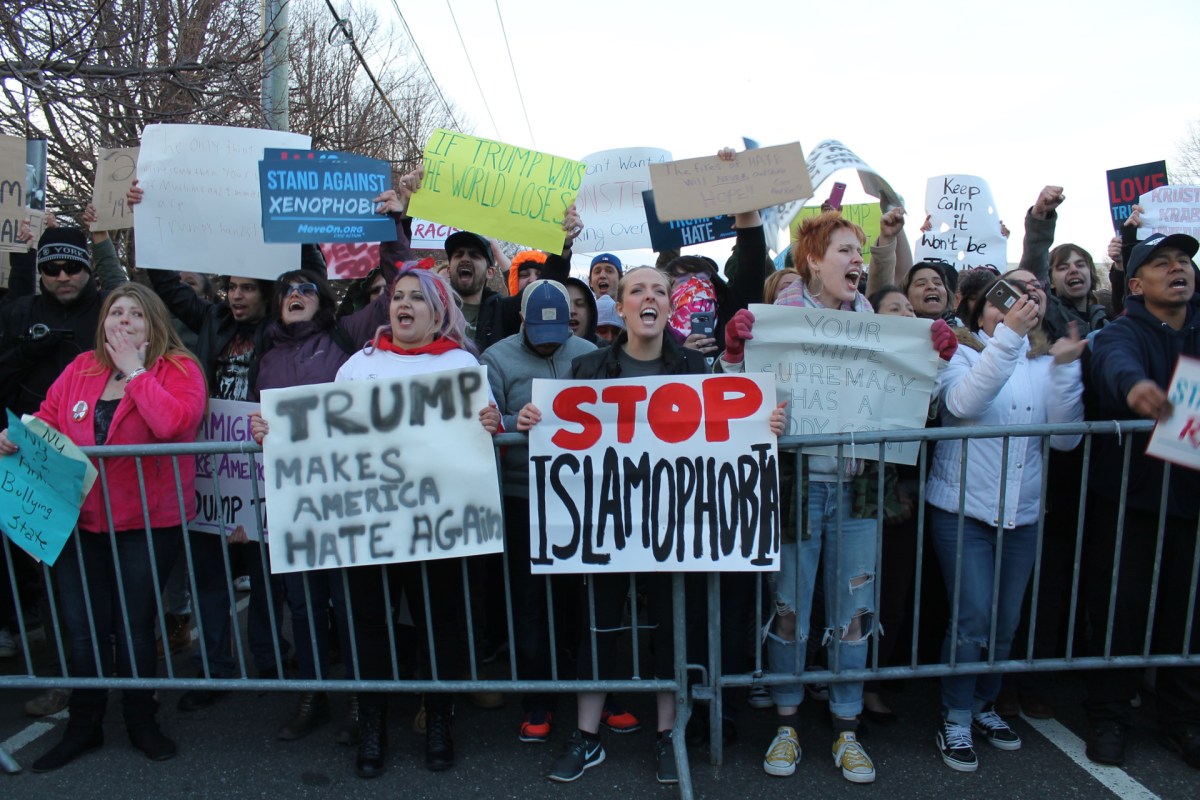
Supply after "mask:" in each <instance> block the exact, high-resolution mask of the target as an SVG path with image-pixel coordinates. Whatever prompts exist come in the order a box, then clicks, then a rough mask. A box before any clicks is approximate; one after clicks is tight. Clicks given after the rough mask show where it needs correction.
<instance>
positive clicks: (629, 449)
mask: <svg viewBox="0 0 1200 800" xmlns="http://www.w3.org/2000/svg"><path fill="white" fill-rule="evenodd" d="M532 401H533V403H534V405H536V406H537V407H538V408H539V409H541V411H542V421H541V422H539V423H538V424H537V425H535V426H534V427H533V429H532V430H531V431H530V434H529V462H530V466H529V515H530V531H529V537H530V543H529V547H530V551H529V552H530V569H531V571H532V572H533V573H535V574H542V573H563V572H743V571H754V572H763V571H773V570H777V569H779V566H778V554H779V480H778V471H777V450H776V440H775V436H774V434H772V433H771V428H770V417H771V410H772V409H773V407H774V405H775V402H774V391H773V389H772V381H771V380H770V379H769V377H764V376H746V375H720V376H702V375H687V376H684V375H680V376H671V377H664V378H641V379H637V380H610V381H586V382H580V381H551V380H541V379H535V380H534V382H533V398H532Z"/></svg>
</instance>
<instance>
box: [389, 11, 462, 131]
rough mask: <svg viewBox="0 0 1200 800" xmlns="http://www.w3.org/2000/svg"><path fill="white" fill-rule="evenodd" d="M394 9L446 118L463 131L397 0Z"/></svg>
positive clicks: (458, 129)
mask: <svg viewBox="0 0 1200 800" xmlns="http://www.w3.org/2000/svg"><path fill="white" fill-rule="evenodd" d="M392 8H394V9H396V16H398V17H399V18H400V24H401V25H403V26H404V32H405V33H406V34H408V40H409V41H410V42H412V46H413V49H414V50H416V51H417V58H419V59H421V66H423V67H425V74H426V75H428V76H429V82H430V83H432V84H433V88H434V91H436V92H437V96H438V98H439V99H440V100H441V101H442V107H443V108H445V109H446V116H447V117H449V118H450V124H451V125H452V126H453V127H454V130H456V131H460V130H462V126H460V125H459V124H458V120H456V119H455V118H454V112H453V111H451V110H450V104H449V103H447V102H446V96H445V95H444V94H442V87H441V86H439V85H438V82H437V79H435V78H434V77H433V70H431V69H430V68H429V63H428V62H426V61H425V54H424V53H422V52H421V46H420V45H419V44H417V40H416V37H414V36H413V35H412V30H410V29H409V27H408V21H407V20H405V19H404V12H402V11H401V10H400V4H399V3H397V2H396V0H392Z"/></svg>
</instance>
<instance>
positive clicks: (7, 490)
mask: <svg viewBox="0 0 1200 800" xmlns="http://www.w3.org/2000/svg"><path fill="white" fill-rule="evenodd" d="M8 439H9V441H10V442H12V443H13V444H15V445H16V446H17V452H15V453H13V454H12V455H10V456H3V457H0V528H2V529H3V530H4V535H5V536H7V537H8V538H9V539H12V541H13V543H14V544H16V545H17V547H20V548H21V549H22V550H24V551H25V552H26V553H29V555H31V556H33V557H34V558H36V559H38V560H39V561H45V562H46V563H47V564H50V565H51V566H53V565H54V562H55V561H57V560H58V554H59V553H61V552H62V549H63V547H64V546H65V545H66V543H67V539H69V538H70V537H71V532H72V531H73V530H75V523H76V522H77V521H78V520H79V506H80V504H81V503H82V501H83V474H84V471H85V470H86V466H85V465H84V463H83V462H82V461H77V460H75V459H73V458H70V457H68V456H65V455H63V454H62V453H60V452H58V450H56V449H54V447H52V446H51V445H50V443H49V442H47V441H46V440H45V439H43V438H42V437H40V436H38V435H37V434H35V433H33V432H31V431H30V430H29V428H27V427H25V425H24V423H22V422H21V420H20V419H19V418H18V417H17V415H16V414H14V413H13V412H11V411H9V412H8Z"/></svg>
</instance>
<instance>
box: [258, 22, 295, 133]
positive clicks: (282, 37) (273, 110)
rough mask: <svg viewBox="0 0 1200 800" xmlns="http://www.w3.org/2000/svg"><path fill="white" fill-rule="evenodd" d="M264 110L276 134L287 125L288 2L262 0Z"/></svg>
mask: <svg viewBox="0 0 1200 800" xmlns="http://www.w3.org/2000/svg"><path fill="white" fill-rule="evenodd" d="M262 38H263V82H262V108H263V115H264V116H266V118H267V125H268V126H270V127H271V128H272V129H274V130H277V131H286V130H289V129H290V128H289V125H288V77H289V75H290V62H289V60H288V0H262Z"/></svg>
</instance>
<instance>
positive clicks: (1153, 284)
mask: <svg viewBox="0 0 1200 800" xmlns="http://www.w3.org/2000/svg"><path fill="white" fill-rule="evenodd" d="M1197 250H1200V242H1197V241H1196V239H1194V238H1193V237H1191V236H1188V235H1186V234H1180V233H1176V234H1170V235H1163V234H1161V233H1157V234H1154V235H1152V236H1150V237H1149V238H1147V239H1146V240H1144V241H1142V242H1140V243H1139V244H1138V245H1137V246H1136V247H1134V248H1133V252H1132V253H1131V254H1130V257H1129V259H1128V263H1127V265H1126V274H1127V276H1128V277H1127V278H1126V280H1127V281H1128V290H1129V296H1128V297H1127V298H1126V300H1125V314H1124V316H1122V317H1119V318H1117V319H1116V320H1114V321H1113V322H1111V323H1110V324H1109V325H1107V326H1105V327H1104V328H1103V329H1102V330H1101V331H1100V332H1099V333H1097V334H1096V335H1095V337H1094V338H1093V340H1092V355H1091V373H1090V377H1091V380H1090V381H1089V383H1090V384H1091V387H1092V391H1093V393H1094V397H1095V401H1094V403H1092V404H1091V405H1092V409H1091V411H1092V413H1090V414H1089V417H1090V418H1092V419H1117V420H1121V419H1139V418H1143V419H1158V420H1162V419H1167V418H1168V417H1170V416H1171V414H1172V412H1173V410H1174V409H1173V408H1172V403H1171V399H1170V398H1169V397H1168V394H1167V388H1168V386H1169V384H1170V381H1171V375H1172V374H1173V372H1174V370H1175V365H1176V364H1177V363H1178V362H1179V359H1180V357H1181V356H1190V357H1193V358H1195V357H1197V356H1200V297H1197V295H1196V280H1197V277H1200V273H1198V272H1197V269H1196V264H1195V262H1194V261H1193V260H1192V259H1193V258H1194V257H1195V255H1196V252H1197ZM1133 438H1134V439H1135V441H1133V442H1131V443H1126V442H1122V441H1121V439H1120V438H1119V437H1116V436H1097V437H1095V438H1094V441H1093V449H1094V452H1093V453H1092V460H1091V472H1090V476H1089V482H1088V490H1089V497H1088V506H1087V527H1086V536H1087V537H1088V541H1087V542H1086V546H1085V547H1084V548H1083V553H1084V572H1083V578H1084V584H1083V589H1084V591H1083V595H1084V601H1085V603H1086V607H1087V609H1088V614H1089V616H1090V618H1091V620H1092V627H1093V635H1094V637H1096V640H1095V641H1093V642H1092V651H1093V652H1094V653H1096V654H1100V653H1101V652H1102V651H1103V647H1104V639H1105V636H1106V628H1107V625H1108V619H1109V614H1110V613H1111V614H1112V615H1113V616H1112V650H1111V653H1112V655H1113V656H1119V655H1132V654H1140V653H1141V652H1142V648H1143V645H1144V643H1145V642H1146V641H1147V639H1146V634H1147V631H1146V620H1147V619H1148V615H1149V612H1150V608H1149V604H1150V598H1151V597H1152V596H1155V593H1154V587H1155V585H1156V578H1155V571H1156V570H1158V571H1159V574H1158V577H1157V598H1158V602H1157V605H1156V608H1155V611H1154V630H1153V631H1152V633H1151V639H1150V641H1151V642H1152V644H1151V647H1150V652H1152V653H1175V654H1178V653H1181V652H1190V653H1196V652H1200V625H1194V624H1193V625H1189V624H1188V623H1189V603H1188V598H1189V597H1191V598H1192V608H1191V609H1190V612H1191V614H1192V615H1193V617H1194V618H1200V602H1197V599H1196V595H1195V594H1193V593H1192V592H1191V584H1192V565H1193V564H1194V563H1195V553H1196V547H1197V539H1196V519H1197V517H1200V471H1198V470H1195V469H1190V468H1188V467H1185V466H1181V465H1178V464H1174V465H1172V466H1171V471H1170V477H1169V478H1167V476H1166V475H1165V474H1164V465H1163V462H1162V461H1160V460H1158V459H1156V458H1153V457H1151V456H1148V455H1146V454H1145V453H1146V442H1147V439H1148V434H1135V435H1134V436H1133ZM1126 445H1128V446H1126ZM1122 464H1127V465H1128V470H1127V474H1128V485H1127V487H1123V486H1122V478H1123V470H1122ZM1164 482H1166V485H1165V486H1164ZM1164 490H1165V492H1164ZM1164 498H1165V505H1164ZM1122 501H1123V505H1124V507H1123V509H1122V507H1121V506H1122ZM1122 511H1123V514H1124V531H1123V533H1124V536H1123V539H1122V538H1121V530H1120V528H1119V526H1118V521H1119V520H1120V519H1121V517H1122ZM1160 531H1161V533H1160ZM1160 536H1161V537H1162V538H1161V543H1160V539H1159V537H1160ZM1118 542H1120V544H1119V545H1118ZM1159 547H1161V548H1162V550H1161V557H1160V558H1159V557H1157V554H1156V550H1157V549H1158V548H1159ZM1114 553H1119V555H1118V556H1117V558H1119V565H1118V566H1119V570H1118V571H1117V572H1116V578H1115V580H1116V586H1113V581H1114V571H1113V558H1114V555H1113V554H1114ZM1156 562H1157V563H1156ZM1114 590H1115V601H1114V602H1113V603H1112V607H1111V608H1110V604H1109V600H1110V598H1111V597H1113V592H1114ZM1189 627H1190V629H1191V637H1190V641H1189V642H1185V641H1183V636H1184V632H1185V631H1187V630H1188V629H1189ZM1085 682H1086V685H1087V699H1086V701H1085V707H1086V709H1087V714H1088V723H1089V726H1090V730H1089V732H1088V736H1087V756H1088V758H1090V759H1091V760H1092V761H1096V762H1099V763H1101V764H1114V765H1116V764H1122V763H1124V761H1125V732H1126V730H1127V729H1128V728H1129V723H1130V706H1129V703H1130V701H1131V700H1132V699H1133V698H1134V696H1135V695H1136V694H1137V692H1138V689H1139V686H1140V684H1141V670H1138V669H1105V670H1088V671H1087V672H1086V673H1085ZM1154 691H1155V693H1156V694H1157V695H1158V703H1157V709H1158V716H1159V741H1160V742H1161V743H1162V744H1163V745H1164V746H1166V747H1167V748H1168V749H1170V750H1173V751H1176V752H1178V753H1179V754H1180V755H1181V756H1182V757H1183V760H1184V761H1185V762H1186V763H1187V764H1188V765H1190V766H1192V767H1195V768H1197V769H1200V667H1198V666H1194V665H1191V666H1180V667H1160V668H1159V669H1158V675H1157V679H1156V681H1155V687H1154Z"/></svg>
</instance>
